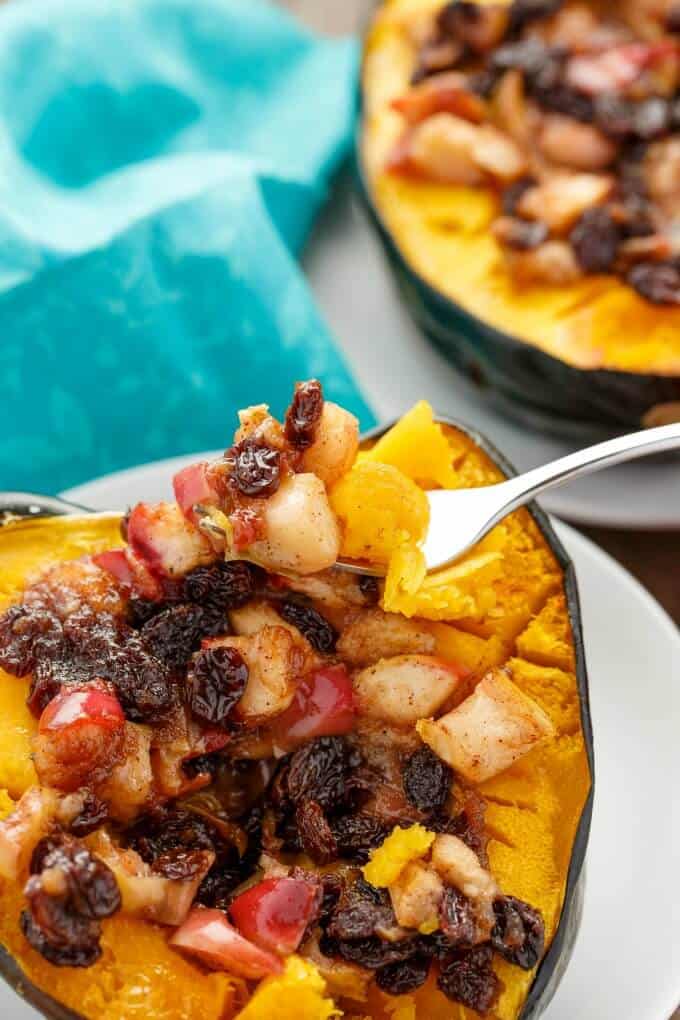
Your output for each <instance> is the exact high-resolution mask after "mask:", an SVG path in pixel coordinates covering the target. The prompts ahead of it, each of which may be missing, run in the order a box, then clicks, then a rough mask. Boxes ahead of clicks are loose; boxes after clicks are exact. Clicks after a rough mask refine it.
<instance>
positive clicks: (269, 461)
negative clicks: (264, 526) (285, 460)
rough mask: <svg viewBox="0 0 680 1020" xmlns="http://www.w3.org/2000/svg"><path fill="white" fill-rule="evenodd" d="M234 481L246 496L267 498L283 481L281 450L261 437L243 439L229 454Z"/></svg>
mask: <svg viewBox="0 0 680 1020" xmlns="http://www.w3.org/2000/svg"><path fill="white" fill-rule="evenodd" d="M227 460H228V461H229V463H230V464H231V481H232V483H233V485H234V486H235V487H236V489H237V490H238V491H239V492H240V493H241V494H242V495H244V496H251V497H254V498H259V499H266V498H267V497H268V496H273V495H274V493H275V492H276V491H277V489H278V487H279V485H280V483H281V454H280V452H279V451H278V450H275V449H274V448H273V447H271V446H267V444H266V443H264V442H262V441H261V440H258V439H244V440H243V442H241V443H238V444H237V445H236V446H233V447H232V448H231V450H230V451H229V452H228V454H227Z"/></svg>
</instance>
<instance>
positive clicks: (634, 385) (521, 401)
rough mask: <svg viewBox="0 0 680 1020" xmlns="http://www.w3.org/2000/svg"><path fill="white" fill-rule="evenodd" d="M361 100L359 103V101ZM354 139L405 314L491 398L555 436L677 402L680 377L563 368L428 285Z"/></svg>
mask: <svg viewBox="0 0 680 1020" xmlns="http://www.w3.org/2000/svg"><path fill="white" fill-rule="evenodd" d="M360 105H361V104H360ZM362 132H363V121H362V118H361V116H360V117H359V125H358V128H357V135H356V139H355V153H354V169H355V178H356V181H357V190H358V192H359V195H360V197H361V199H362V201H363V204H364V207H365V208H366V210H367V212H368V214H369V218H370V220H371V222H372V224H373V226H374V227H375V228H376V230H377V233H378V235H379V237H380V239H381V241H382V244H383V248H384V250H385V253H386V255H387V258H388V261H389V263H390V265H391V267H392V270H393V272H394V274H395V277H396V279H397V282H398V284H399V289H400V292H401V295H402V298H403V300H404V303H405V304H406V306H407V308H408V310H409V312H410V314H411V316H412V318H413V319H414V320H415V322H416V323H417V324H418V326H420V328H421V329H422V330H423V332H424V333H425V334H426V336H427V337H428V338H429V339H430V340H431V341H432V342H433V343H434V344H435V345H436V346H437V347H438V348H439V349H440V350H441V351H442V352H443V353H444V355H445V356H446V357H447V359H448V360H449V361H450V362H451V363H452V364H453V365H454V366H455V367H456V368H457V369H458V370H459V371H461V372H462V373H463V374H464V375H465V376H467V378H468V379H470V380H471V381H472V382H473V383H475V384H476V385H477V386H478V387H481V388H484V389H488V395H489V396H490V397H491V399H492V401H494V402H495V403H497V404H499V405H500V407H501V409H503V410H505V411H507V412H508V413H510V414H512V415H513V417H516V418H518V419H519V420H520V421H524V422H525V423H526V424H529V425H531V426H532V427H536V425H539V427H542V428H545V429H547V430H549V431H551V432H554V433H557V434H559V435H567V436H574V435H584V434H586V435H594V434H598V433H602V432H613V431H616V432H621V431H624V430H626V429H635V428H640V427H641V425H642V424H643V419H644V416H645V415H646V414H647V413H648V412H649V411H650V410H651V409H652V408H653V407H655V406H656V405H657V404H665V403H670V402H675V401H680V377H678V376H667V375H655V374H650V373H643V372H622V371H616V370H613V369H584V368H577V367H576V366H574V365H570V364H569V363H568V362H566V361H562V360H561V359H560V358H556V357H555V356H554V355H552V354H548V353H547V352H546V351H543V350H541V348H540V347H536V346H535V345H534V344H531V343H529V342H528V341H525V340H522V339H520V338H519V337H516V336H513V335H512V334H510V333H506V332H504V331H503V330H500V329H496V328H495V327H494V326H491V325H489V324H488V323H486V322H484V321H483V320H482V319H479V318H477V316H475V315H473V314H472V313H471V312H468V311H466V309H465V308H463V307H462V306H461V305H459V304H458V303H457V302H455V301H453V300H452V299H451V298H449V297H447V296H446V295H444V294H442V293H441V292H440V291H438V290H437V289H436V287H433V286H432V285H431V284H429V283H428V282H427V281H426V280H425V279H424V278H423V277H422V276H420V274H419V273H418V272H417V271H416V270H415V269H414V268H413V267H412V266H411V265H410V264H409V263H408V261H407V259H406V258H405V256H404V255H403V253H402V252H401V250H400V249H399V247H398V245H397V243H396V241H395V239H394V237H393V236H392V234H391V233H390V231H389V229H388V227H387V225H386V224H385V222H384V221H383V219H382V217H381V215H380V213H379V212H378V209H377V208H376V205H375V202H374V200H373V197H372V196H371V193H370V187H369V185H368V182H367V180H366V177H365V175H364V171H363V166H362V162H361V139H362Z"/></svg>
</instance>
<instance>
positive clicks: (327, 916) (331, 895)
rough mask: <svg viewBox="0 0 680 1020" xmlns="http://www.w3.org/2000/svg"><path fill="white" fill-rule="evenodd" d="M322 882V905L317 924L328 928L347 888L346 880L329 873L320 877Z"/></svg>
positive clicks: (320, 905)
mask: <svg viewBox="0 0 680 1020" xmlns="http://www.w3.org/2000/svg"><path fill="white" fill-rule="evenodd" d="M318 877H319V879H320V881H321V903H320V904H319V914H318V917H317V923H318V924H320V925H321V927H322V928H326V927H327V926H328V924H329V923H330V921H331V918H332V917H333V914H334V912H335V910H336V908H337V905H338V901H339V899H340V897H341V896H342V893H343V891H344V888H345V880H344V878H343V877H342V876H341V875H336V874H334V873H333V872H331V871H329V872H326V873H325V874H321V875H319V876H318Z"/></svg>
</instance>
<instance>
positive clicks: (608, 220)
mask: <svg viewBox="0 0 680 1020" xmlns="http://www.w3.org/2000/svg"><path fill="white" fill-rule="evenodd" d="M621 241H622V235H621V228H620V226H619V224H618V223H616V221H615V220H614V218H613V216H612V214H611V211H610V210H609V209H608V208H607V207H606V206H596V207H595V208H594V209H586V211H585V212H584V213H583V215H582V216H581V217H580V219H579V220H578V222H577V224H576V226H575V227H574V228H573V230H572V231H571V233H570V234H569V243H570V244H571V246H572V248H573V249H574V254H575V255H576V258H577V260H578V262H579V264H580V265H581V266H582V267H583V269H585V271H586V272H587V273H607V272H609V271H610V270H611V268H612V266H613V265H614V262H615V260H616V253H617V252H618V249H619V245H620V244H621Z"/></svg>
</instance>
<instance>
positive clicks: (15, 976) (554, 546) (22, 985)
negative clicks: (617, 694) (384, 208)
mask: <svg viewBox="0 0 680 1020" xmlns="http://www.w3.org/2000/svg"><path fill="white" fill-rule="evenodd" d="M435 417H436V420H437V421H438V422H440V423H441V424H444V425H450V426H452V427H453V428H457V429H460V430H461V431H462V432H465V433H466V434H467V435H468V436H469V437H470V438H471V439H472V440H473V441H474V442H475V444H476V445H477V446H478V447H479V448H480V449H481V450H483V451H484V453H486V454H487V455H488V456H489V457H490V458H491V460H492V461H493V462H494V463H495V464H496V465H497V466H498V467H499V468H500V469H501V471H503V473H504V474H506V475H507V476H512V475H515V474H517V472H516V471H515V469H514V468H513V467H512V465H511V464H510V463H509V462H508V461H507V460H506V459H505V457H504V456H503V455H502V454H501V453H500V452H499V451H498V450H497V449H496V448H495V447H494V446H493V445H492V444H491V443H490V442H489V441H488V440H487V439H486V438H485V437H484V436H482V435H481V434H480V433H479V432H477V431H476V430H475V429H472V428H470V427H469V426H467V425H465V424H463V423H462V422H459V421H456V420H455V419H454V418H449V417H447V416H446V415H436V416H435ZM393 424H394V422H390V423H388V424H386V425H381V426H379V427H377V428H375V429H373V430H372V431H371V432H368V433H366V434H365V435H364V437H363V439H364V440H370V439H378V438H379V437H380V436H381V435H383V433H385V432H386V431H387V430H388V429H389V428H391V426H392V425H393ZM7 495H9V494H5V496H7ZM17 495H22V497H25V494H15V493H12V494H11V496H12V497H13V498H12V500H11V503H12V509H13V511H14V513H17V514H19V513H20V512H22V511H23V510H24V508H26V509H27V508H28V507H29V506H30V507H31V508H33V510H32V515H34V514H35V509H36V508H37V509H38V510H39V512H42V514H43V515H44V516H52V515H55V514H59V513H72V512H73V510H74V506H73V504H69V503H65V502H62V501H59V500H53V499H47V500H46V499H45V498H44V497H40V496H35V497H33V496H29V497H28V498H22V499H21V500H19V499H17V498H16V497H17ZM9 502H10V500H8V499H6V498H5V497H4V496H3V494H2V493H0V509H2V507H3V506H5V507H6V506H7V505H8V504H9ZM78 509H82V508H77V509H76V512H77V510H78ZM529 510H530V512H531V514H532V516H533V518H534V520H535V521H536V523H537V525H538V527H539V529H540V531H541V534H542V535H543V537H544V539H545V541H546V542H547V544H548V546H549V547H550V549H551V551H552V552H553V554H554V555H555V557H556V558H557V561H558V562H559V564H560V566H561V567H562V570H563V572H564V580H565V591H566V598H567V607H568V612H569V619H570V622H571V628H572V633H573V637H574V649H575V654H576V680H577V684H578V692H579V703H580V712H581V727H582V731H583V739H584V744H585V748H586V754H587V757H588V767H589V771H590V781H591V784H590V791H589V794H588V797H587V799H586V802H585V804H584V807H583V811H582V813H581V818H580V820H579V824H578V828H577V830H576V836H575V839H574V846H573V850H572V854H571V860H570V864H569V872H568V875H567V884H566V890H565V896H564V904H563V907H562V914H561V916H560V922H559V925H558V927H557V930H556V932H555V935H554V936H553V939H552V942H551V944H550V947H549V949H548V952H547V953H546V954H545V956H544V957H543V960H542V961H541V963H540V965H539V967H538V970H537V972H536V976H535V978H534V981H533V983H532V985H531V989H530V991H529V995H528V996H527V999H526V1002H525V1004H524V1008H523V1009H522V1012H521V1014H520V1016H519V1020H538V1018H539V1017H540V1016H541V1015H542V1014H543V1012H544V1011H545V1009H546V1008H547V1006H548V1003H549V1002H550V1000H551V999H552V997H553V995H554V994H555V991H556V989H557V986H558V984H559V982H560V980H561V978H562V975H563V973H564V971H565V970H566V968H567V965H568V963H569V959H570V957H571V954H572V951H573V947H574V943H575V941H576V935H577V933H578V929H579V926H580V921H581V914H582V908H583V889H584V884H585V870H584V863H585V856H586V849H587V846H588V837H589V834H590V823H591V818H592V812H593V794H594V745H593V730H592V721H591V716H590V700H589V695H588V673H587V668H586V659H585V649H584V644H583V625H582V621H581V608H580V602H579V596H578V587H577V583H576V572H575V570H574V565H573V563H572V562H571V559H570V558H569V555H568V553H567V551H566V549H565V548H564V546H563V545H562V543H561V541H560V540H559V538H558V537H557V535H556V534H555V531H554V530H553V527H552V525H551V523H550V521H549V519H548V517H547V515H546V514H545V513H544V512H543V511H542V510H541V509H540V508H539V507H538V506H536V505H535V504H531V505H530V506H529ZM0 976H1V977H3V978H4V979H5V981H7V982H8V983H9V984H10V985H11V986H12V987H13V988H14V990H15V991H16V992H17V994H18V995H20V996H21V997H22V998H24V999H25V1000H26V1001H27V1002H30V1003H31V1005H33V1006H35V1008H36V1009H37V1010H38V1011H39V1012H40V1013H42V1015H43V1016H45V1017H47V1018H48V1020H85V1018H84V1017H82V1016H81V1014H79V1013H75V1012H73V1011H72V1010H70V1009H68V1008H67V1007H66V1006H64V1005H63V1004H62V1003H59V1002H57V1001H56V1000H55V999H53V998H52V997H51V996H49V995H47V994H46V993H45V992H43V991H42V990H41V989H40V988H38V987H37V986H36V985H34V984H33V983H32V982H31V981H30V980H29V979H28V978H27V977H26V975H25V974H24V972H23V971H22V970H21V967H20V966H19V964H18V963H17V962H16V961H15V960H14V958H13V957H12V956H11V955H10V954H9V953H8V952H7V950H6V949H4V948H3V947H2V946H0ZM150 1020H152V1018H150Z"/></svg>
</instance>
